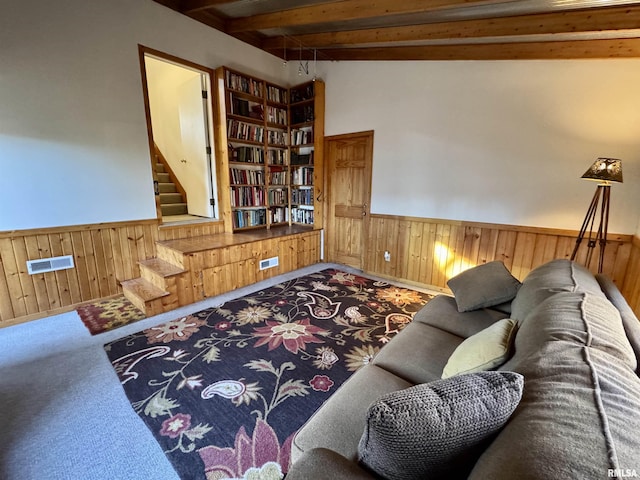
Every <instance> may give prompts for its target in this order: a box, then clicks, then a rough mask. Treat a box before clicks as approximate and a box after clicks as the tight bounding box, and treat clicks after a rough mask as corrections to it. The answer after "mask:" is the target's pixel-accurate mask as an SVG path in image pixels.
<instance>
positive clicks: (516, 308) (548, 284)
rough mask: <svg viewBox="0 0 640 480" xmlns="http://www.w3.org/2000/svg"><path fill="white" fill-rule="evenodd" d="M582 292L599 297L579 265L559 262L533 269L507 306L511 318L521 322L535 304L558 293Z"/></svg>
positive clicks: (594, 283) (592, 280) (595, 284)
mask: <svg viewBox="0 0 640 480" xmlns="http://www.w3.org/2000/svg"><path fill="white" fill-rule="evenodd" d="M575 291H583V292H590V293H594V294H599V295H603V293H602V290H601V289H600V285H599V284H598V282H597V281H596V279H595V277H594V276H593V275H592V274H591V272H589V270H587V269H586V268H584V267H583V266H581V265H578V264H577V263H574V262H571V261H569V260H564V259H559V260H553V261H551V262H548V263H545V264H544V265H541V266H539V267H537V268H535V269H533V270H532V271H531V272H529V274H528V275H527V277H526V278H525V279H524V281H523V282H522V286H521V287H520V289H519V290H518V294H517V295H516V297H515V298H514V300H513V302H512V303H511V315H510V316H511V318H514V319H516V320H518V321H519V322H521V321H523V320H524V318H525V317H526V316H527V315H528V314H529V312H531V310H533V309H534V308H535V307H536V306H537V305H539V304H540V303H542V302H543V301H544V300H545V299H547V298H549V297H550V296H552V295H554V294H556V293H558V292H575Z"/></svg>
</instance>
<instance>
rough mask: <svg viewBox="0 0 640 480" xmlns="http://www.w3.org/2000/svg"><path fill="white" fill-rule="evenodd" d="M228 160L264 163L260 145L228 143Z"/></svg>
mask: <svg viewBox="0 0 640 480" xmlns="http://www.w3.org/2000/svg"><path fill="white" fill-rule="evenodd" d="M228 149H229V161H231V162H241V163H256V164H263V163H264V149H262V148H261V147H244V146H234V145H232V144H229V145H228Z"/></svg>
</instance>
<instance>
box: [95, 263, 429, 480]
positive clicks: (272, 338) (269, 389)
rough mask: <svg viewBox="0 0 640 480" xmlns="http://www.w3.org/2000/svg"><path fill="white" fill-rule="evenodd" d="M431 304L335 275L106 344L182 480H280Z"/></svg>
mask: <svg viewBox="0 0 640 480" xmlns="http://www.w3.org/2000/svg"><path fill="white" fill-rule="evenodd" d="M431 298H432V296H431V295H427V294H424V293H420V292H416V291H413V290H408V289H405V288H399V287H396V286H392V285H390V284H388V283H385V282H376V281H373V280H371V279H367V278H364V277H361V276H357V275H352V274H349V273H345V272H341V271H337V270H324V271H322V272H319V273H316V274H312V275H308V276H305V277H300V278H298V279H295V280H290V281H287V282H284V283H280V284H278V285H276V286H274V287H271V288H268V289H265V290H261V291H259V292H256V293H254V294H252V295H250V296H247V297H243V298H241V299H238V300H233V301H230V302H227V303H225V304H223V305H221V306H219V307H216V308H210V309H207V310H204V311H201V312H198V313H195V314H193V315H189V316H187V317H183V318H179V319H177V320H173V321H171V322H168V323H165V324H163V325H159V326H156V327H152V328H149V329H148V330H144V331H142V332H140V333H138V334H135V335H131V336H128V337H125V338H122V339H120V340H117V341H114V342H112V343H109V344H107V345H105V350H106V351H107V354H108V356H109V358H110V360H111V362H112V364H113V366H114V368H115V370H116V372H117V373H118V376H119V378H120V380H121V382H122V385H123V387H124V390H125V392H126V394H127V396H128V398H129V400H130V401H131V404H132V406H133V408H134V409H135V411H136V412H137V413H138V414H139V415H140V417H141V418H142V419H143V420H144V422H145V423H146V424H147V426H148V427H149V429H150V430H151V431H152V432H153V434H154V436H155V438H156V439H157V441H158V442H159V443H160V445H161V447H162V449H163V450H164V452H165V454H166V455H167V456H168V458H169V460H170V461H171V463H172V464H173V466H174V468H175V469H176V471H177V472H178V474H179V476H180V478H182V479H207V480H214V479H223V478H245V479H280V478H282V477H283V475H284V474H285V473H286V470H287V468H288V465H289V454H290V450H291V441H292V438H293V435H294V434H295V432H296V431H297V430H298V429H299V428H300V427H301V426H302V425H303V424H304V422H305V421H306V420H307V419H308V418H309V417H310V416H311V415H312V414H313V412H315V411H316V410H317V409H318V408H319V407H320V406H321V405H322V403H323V402H324V401H326V400H327V398H329V396H330V395H331V394H332V393H333V392H334V391H335V390H336V389H337V388H338V386H340V385H341V384H342V383H343V382H344V381H345V380H346V379H347V378H349V376H351V375H352V374H353V373H354V372H355V371H356V370H358V369H359V368H361V367H362V366H364V365H366V364H367V363H368V362H370V361H371V359H372V358H373V357H374V356H375V355H376V353H377V352H378V351H379V350H380V348H381V347H383V346H384V344H385V343H387V342H388V341H389V340H390V339H391V337H392V336H393V335H394V334H396V333H397V332H398V331H399V330H400V329H402V328H403V327H404V326H405V325H406V324H407V323H409V322H410V321H411V319H412V318H413V315H414V314H415V312H417V311H418V310H419V309H420V308H421V307H422V306H423V305H424V304H425V303H427V301H429V300H430V299H431Z"/></svg>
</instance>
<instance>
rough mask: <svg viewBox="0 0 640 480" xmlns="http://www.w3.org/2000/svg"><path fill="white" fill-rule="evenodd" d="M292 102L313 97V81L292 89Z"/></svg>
mask: <svg viewBox="0 0 640 480" xmlns="http://www.w3.org/2000/svg"><path fill="white" fill-rule="evenodd" d="M290 95H291V103H296V102H304V101H305V100H311V99H312V98H313V83H309V84H307V85H304V86H302V87H299V88H292V89H291V94H290Z"/></svg>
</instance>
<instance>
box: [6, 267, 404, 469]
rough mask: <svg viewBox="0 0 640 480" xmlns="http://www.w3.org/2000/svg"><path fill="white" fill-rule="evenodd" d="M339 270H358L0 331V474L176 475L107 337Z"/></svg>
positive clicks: (62, 317)
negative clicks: (144, 313)
mask: <svg viewBox="0 0 640 480" xmlns="http://www.w3.org/2000/svg"><path fill="white" fill-rule="evenodd" d="M333 267H335V268H340V269H342V270H346V271H353V272H354V273H357V271H355V270H353V269H350V268H347V267H344V266H341V265H333V264H326V263H325V264H318V265H314V266H312V267H308V268H305V269H301V270H298V271H296V272H292V273H289V274H286V275H282V276H279V277H276V278H274V279H271V280H268V281H264V282H260V283H257V284H255V285H251V286H250V287H245V288H242V289H238V290H236V291H234V292H231V293H228V294H225V295H221V296H219V297H215V298H211V299H208V300H206V301H204V302H199V303H197V304H193V305H189V306H187V307H182V308H180V309H178V310H174V311H172V312H167V313H164V314H162V315H158V316H156V317H151V318H147V319H144V320H141V321H139V322H136V323H134V324H132V325H127V326H125V327H122V328H119V329H116V330H113V331H110V332H106V333H103V334H100V335H95V336H91V335H90V334H89V331H88V330H87V329H86V328H85V327H84V325H83V324H82V322H81V321H80V318H79V317H78V315H77V313H76V312H75V311H74V312H69V313H66V314H61V315H56V316H52V317H48V318H44V319H41V320H37V321H34V322H29V323H26V324H22V325H16V326H13V327H7V328H3V329H0V428H1V434H0V478H1V479H3V480H36V479H38V480H41V479H45V478H46V479H47V480H62V479H64V480H66V479H69V480H106V479H108V480H138V479H139V480H150V479H154V480H173V479H177V478H178V477H177V475H176V473H175V472H174V470H173V468H172V467H171V464H170V463H169V461H168V460H167V459H166V457H165V455H164V453H163V452H162V450H161V449H160V447H159V446H158V444H157V443H156V441H155V439H154V438H153V435H152V434H151V432H150V431H149V430H148V429H147V427H146V426H145V425H144V423H143V422H142V420H141V419H140V418H139V417H138V415H136V414H135V413H134V411H133V409H132V408H131V405H130V404H129V401H128V400H127V398H126V396H125V394H124V390H123V389H122V387H121V386H120V383H119V381H118V378H117V376H116V374H115V372H114V371H113V369H112V368H111V364H110V363H109V361H108V359H107V356H106V354H105V352H104V350H103V347H102V346H103V344H105V343H107V342H110V341H112V340H115V339H117V338H121V337H124V336H127V335H130V334H131V333H134V332H137V331H140V330H144V329H146V328H149V327H150V326H153V325H157V324H160V323H163V322H166V321H168V320H172V319H174V318H177V317H179V316H181V315H186V314H188V313H193V312H197V311H199V310H203V309H205V308H208V307H211V306H214V305H220V304H221V303H223V302H225V301H227V300H230V299H232V298H237V297H241V296H243V295H247V294H249V293H251V292H254V291H257V290H260V289H263V288H266V287H268V286H271V285H274V284H276V283H278V282H281V281H283V280H286V279H290V278H295V277H298V276H301V275H307V274H309V273H312V272H316V271H320V270H323V269H325V268H333ZM410 288H414V289H416V288H415V287H410Z"/></svg>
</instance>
